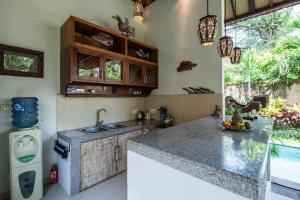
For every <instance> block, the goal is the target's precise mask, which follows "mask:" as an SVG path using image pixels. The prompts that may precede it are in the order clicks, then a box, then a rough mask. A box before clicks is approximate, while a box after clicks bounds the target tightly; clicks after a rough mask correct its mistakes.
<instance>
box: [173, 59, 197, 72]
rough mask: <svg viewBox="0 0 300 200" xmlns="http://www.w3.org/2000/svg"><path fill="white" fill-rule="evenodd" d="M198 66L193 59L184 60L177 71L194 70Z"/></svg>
mask: <svg viewBox="0 0 300 200" xmlns="http://www.w3.org/2000/svg"><path fill="white" fill-rule="evenodd" d="M196 66H197V64H195V63H192V62H191V61H182V62H181V63H180V65H179V67H178V68H177V71H178V72H182V71H188V70H192V69H193V68H194V67H196Z"/></svg>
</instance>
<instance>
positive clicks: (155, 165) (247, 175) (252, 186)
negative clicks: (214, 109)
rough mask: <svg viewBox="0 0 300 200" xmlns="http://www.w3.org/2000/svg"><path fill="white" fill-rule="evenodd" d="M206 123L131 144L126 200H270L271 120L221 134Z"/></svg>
mask: <svg viewBox="0 0 300 200" xmlns="http://www.w3.org/2000/svg"><path fill="white" fill-rule="evenodd" d="M221 123H222V120H221V119H216V118H211V117H209V118H202V119H199V120H196V121H193V122H189V123H185V124H181V125H178V126H175V127H171V128H168V129H164V130H159V131H156V132H154V133H152V134H149V135H143V136H139V137H135V138H132V139H130V140H129V141H128V175H127V176H128V199H129V200H140V199H143V200H150V199H151V200H153V199H156V200H160V199H162V200H164V199H172V200H177V199H178V200H179V199H181V200H182V199H189V200H193V199H201V200H214V199H222V200H227V199H228V200H238V199H241V200H242V199H259V200H261V199H267V198H268V195H269V190H270V166H269V165H270V148H269V140H270V137H271V134H272V127H273V121H272V120H271V119H263V118H260V119H258V120H255V121H254V122H253V128H252V130H249V131H245V132H235V131H228V130H223V129H222V128H221V126H220V124H221Z"/></svg>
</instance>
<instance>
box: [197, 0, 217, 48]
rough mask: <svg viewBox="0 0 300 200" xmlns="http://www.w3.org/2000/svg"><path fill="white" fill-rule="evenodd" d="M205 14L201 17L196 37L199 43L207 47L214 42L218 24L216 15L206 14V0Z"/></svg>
mask: <svg viewBox="0 0 300 200" xmlns="http://www.w3.org/2000/svg"><path fill="white" fill-rule="evenodd" d="M206 8H207V15H206V16H205V17H202V18H201V19H200V22H199V25H198V26H199V27H198V38H199V40H200V43H201V45H203V46H205V47H208V46H211V45H213V44H214V39H215V37H216V35H217V33H218V28H219V24H218V22H217V16H216V15H209V14H208V0H207V3H206Z"/></svg>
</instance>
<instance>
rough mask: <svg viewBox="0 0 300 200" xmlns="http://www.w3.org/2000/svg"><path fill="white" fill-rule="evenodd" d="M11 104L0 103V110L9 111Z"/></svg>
mask: <svg viewBox="0 0 300 200" xmlns="http://www.w3.org/2000/svg"><path fill="white" fill-rule="evenodd" d="M9 107H10V106H9V105H8V104H0V111H3V112H8V111H9Z"/></svg>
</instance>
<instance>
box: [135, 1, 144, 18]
mask: <svg viewBox="0 0 300 200" xmlns="http://www.w3.org/2000/svg"><path fill="white" fill-rule="evenodd" d="M133 17H134V18H135V19H137V20H140V21H143V20H144V5H143V2H142V1H141V0H136V1H134V9H133Z"/></svg>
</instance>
